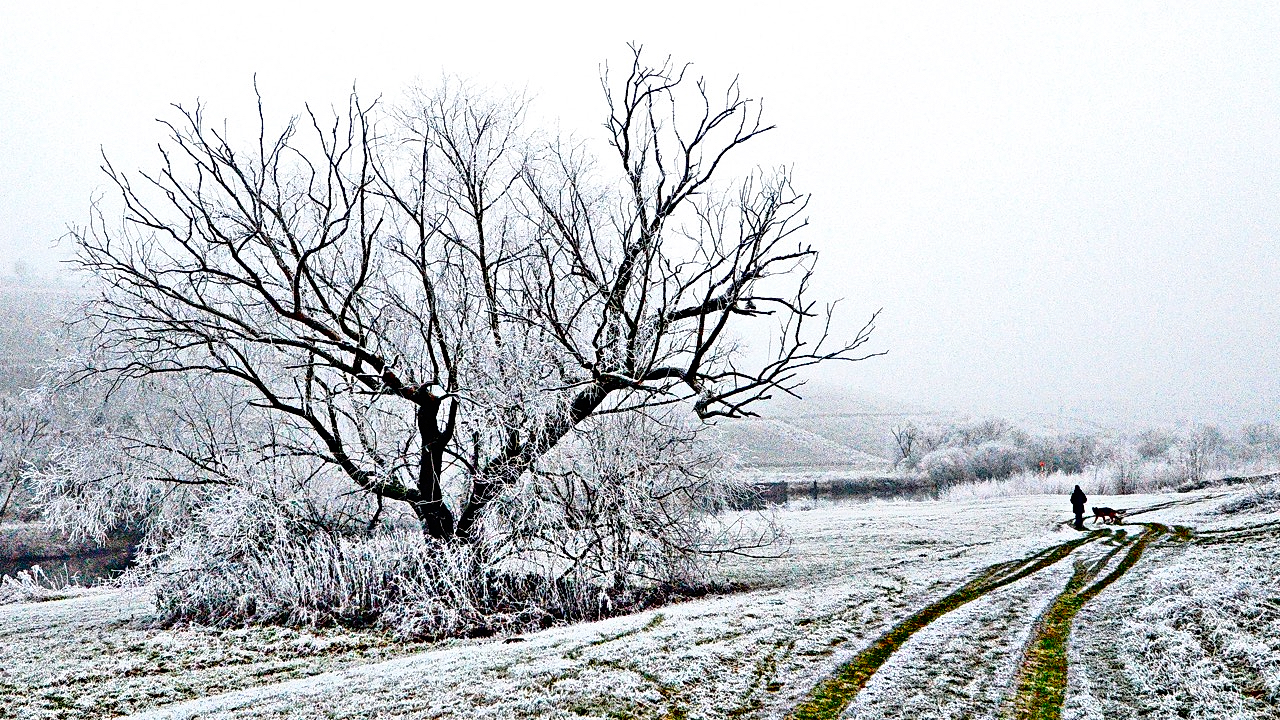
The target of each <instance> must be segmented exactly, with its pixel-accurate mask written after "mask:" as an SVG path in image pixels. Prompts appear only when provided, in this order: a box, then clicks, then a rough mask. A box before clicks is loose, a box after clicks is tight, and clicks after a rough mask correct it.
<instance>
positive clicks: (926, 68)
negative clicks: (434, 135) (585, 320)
mask: <svg viewBox="0 0 1280 720" xmlns="http://www.w3.org/2000/svg"><path fill="white" fill-rule="evenodd" d="M296 5H297V8H296V9H293V8H290V7H289V6H287V5H285V4H283V3H271V2H256V3H234V2H218V3H200V4H191V3H176V2H163V3H161V2H112V3H87V2H85V3H69V2H49V3H19V2H5V3H0V274H2V273H4V272H7V271H9V270H10V269H11V268H12V267H13V264H14V262H15V261H17V260H19V259H22V260H24V261H25V262H27V263H30V264H31V265H33V266H35V267H37V268H51V267H53V264H54V262H55V261H56V259H58V258H59V257H61V256H62V253H65V249H62V250H58V249H50V248H49V245H50V242H51V241H52V240H53V239H54V238H56V237H58V236H59V235H61V234H62V233H63V232H64V230H65V228H66V226H67V224H68V223H74V222H81V221H83V220H84V219H85V217H86V216H87V208H88V203H89V199H90V197H91V196H92V195H93V194H94V193H95V192H100V191H105V189H106V187H105V183H104V182H103V178H102V176H101V175H100V174H99V173H98V172H97V166H98V164H99V157H98V148H99V146H104V147H105V148H106V149H107V152H108V154H109V155H110V156H111V158H112V160H113V162H115V163H116V164H117V165H118V166H121V167H125V168H136V167H151V166H153V165H154V161H155V155H154V153H153V152H152V148H153V147H154V144H155V142H156V141H157V140H159V139H160V137H161V132H160V130H159V128H158V127H157V126H156V124H155V123H154V122H153V120H154V118H156V117H159V116H163V115H165V113H166V107H167V103H169V102H186V103H190V102H191V101H192V100H194V99H195V98H197V97H198V98H200V99H202V100H204V101H206V102H207V103H208V105H209V112H210V113H211V115H212V116H215V117H222V116H241V115H243V113H244V112H245V111H247V110H249V109H250V107H251V103H252V89H251V83H252V77H253V75H254V73H257V75H258V82H259V85H260V87H261V88H262V90H263V93H264V96H265V98H266V102H267V111H268V113H273V114H274V115H275V117H276V118H277V119H282V118H283V117H285V116H287V115H288V114H291V113H293V112H296V111H297V110H298V109H299V108H300V106H301V103H302V102H303V101H311V102H312V103H313V104H318V105H322V106H324V105H328V104H332V103H341V102H342V101H343V99H344V98H345V95H346V93H347V92H348V91H349V89H350V88H351V86H352V84H353V82H358V84H359V87H360V88H361V89H362V92H363V93H364V94H366V95H368V94H376V93H383V94H385V95H387V96H389V97H394V96H396V95H397V94H398V93H399V92H400V91H401V90H402V89H403V88H404V86H405V85H407V84H409V83H411V82H413V81H414V80H415V79H417V78H422V79H425V80H426V81H428V82H429V81H431V80H433V79H434V78H437V77H439V76H440V74H441V73H442V72H446V71H447V72H450V73H457V74H461V75H464V76H468V77H471V78H474V79H475V80H477V81H480V82H482V83H486V84H494V85H500V86H509V87H515V88H526V87H527V88H528V90H529V91H530V92H531V93H533V94H534V95H536V96H537V110H538V111H539V112H541V113H543V114H545V115H548V116H555V117H559V118H560V121H561V123H562V125H563V127H564V128H566V129H572V130H573V131H575V132H588V133H589V132H594V131H595V129H596V128H597V127H598V123H599V121H600V120H601V119H602V118H603V105H602V103H601V99H600V92H599V84H598V80H597V72H598V64H599V63H600V62H602V61H605V60H611V61H613V62H615V63H618V62H623V61H625V59H626V48H625V43H626V42H627V41H629V40H637V41H640V42H643V43H645V45H646V46H647V48H649V50H651V51H652V52H653V53H654V55H655V56H656V55H658V54H664V55H665V54H667V53H670V54H673V55H674V56H675V57H676V58H677V59H678V60H689V61H693V62H694V63H695V69H696V70H697V71H699V72H701V73H703V74H705V75H707V76H708V78H709V79H711V80H712V81H717V80H720V81H724V80H727V79H728V78H730V77H732V76H733V75H734V74H739V75H740V76H741V78H742V83H743V86H744V87H745V89H746V90H747V92H748V93H750V94H751V95H753V96H756V97H763V98H764V100H765V108H766V114H767V115H766V119H768V120H771V121H772V122H775V123H777V124H778V125H779V126H780V128H779V130H777V131H776V132H775V133H773V136H772V137H770V138H768V139H767V140H765V141H762V142H761V143H760V144H759V145H758V146H757V147H756V149H755V150H754V151H753V152H755V155H754V156H753V158H752V160H753V161H757V162H759V163H761V164H766V165H768V164H776V163H788V164H793V165H794V167H795V171H796V176H797V182H798V185H799V186H800V187H801V188H802V189H805V190H808V191H811V192H812V193H814V201H813V204H812V205H811V213H810V220H811V223H812V224H811V228H810V229H809V231H808V239H809V240H810V241H811V242H812V243H813V244H815V245H816V246H818V247H819V248H820V249H821V250H822V253H823V254H822V258H821V262H820V265H821V277H820V278H819V289H820V290H821V292H822V293H823V294H824V295H825V296H830V297H836V296H843V297H845V298H847V300H846V301H845V304H844V311H845V312H844V317H845V319H846V321H845V323H844V324H843V325H842V328H841V330H842V332H844V333H846V334H849V333H852V332H853V330H854V329H855V327H856V326H857V325H859V324H860V322H861V321H862V320H863V319H865V316H866V315H867V314H869V313H870V312H871V311H872V310H874V309H876V308H879V307H883V308H884V309H885V310H884V314H883V316H882V320H881V322H880V325H879V330H878V332H877V338H876V342H875V345H876V348H877V349H888V350H889V351H890V355H889V356H887V357H884V358H879V359H876V360H873V361H868V362H866V363H859V364H855V365H849V366H845V367H842V368H840V369H839V370H837V371H833V372H835V373H836V374H835V375H833V377H834V378H835V379H836V380H838V381H839V382H842V383H848V385H849V386H850V387H852V388H854V389H855V390H858V391H874V392H876V393H879V394H881V395H885V396H890V397H896V398H901V399H905V400H909V401H913V402H916V403H919V404H922V405H926V406H930V407H940V408H951V409H963V410H971V411H974V412H993V413H1006V412H1022V411H1028V410H1032V411H1034V410H1043V411H1047V412H1059V411H1065V412H1068V413H1072V414H1078V415H1089V416H1095V417H1103V418H1110V419H1130V420H1173V419H1179V418H1191V417H1197V418H1204V419H1217V420H1222V421H1226V422H1231V423H1236V422H1240V421H1246V420H1255V419H1273V420H1274V419H1278V418H1280V304H1278V296H1277V291H1280V252H1278V250H1277V242H1276V241H1277V237H1278V236H1280V4H1277V3H1272V2H1258V3H1252V4H1250V3H1202V2H1181V3H1170V2H1126V3H1116V2H1098V3H1071V2H1067V3H1053V4H1052V6H1051V7H1050V4H1049V3H1028V2H1009V3H965V4H964V5H965V6H966V7H964V8H961V7H960V5H961V3H952V2H945V3H905V2H892V3H890V2H882V3H875V4H872V3H843V4H840V3H821V4H804V3H798V2H793V3H785V4H784V3H751V2H732V3H715V4H712V3H693V2H687V1H685V2H676V3H665V2H645V3H610V4H605V3H584V4H582V5H580V6H571V5H567V4H555V3H551V2H536V3H530V2H522V3H516V4H512V5H510V6H506V5H502V4H495V3H490V4H483V5H482V4H472V3H455V4H450V5H448V6H443V5H442V4H436V3H410V2H406V3H378V2H361V3H355V2H350V3H343V4H335V5H326V4H323V3H297V4H296Z"/></svg>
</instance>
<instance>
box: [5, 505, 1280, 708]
mask: <svg viewBox="0 0 1280 720" xmlns="http://www.w3.org/2000/svg"><path fill="white" fill-rule="evenodd" d="M1249 493H1253V495H1248V494H1249ZM1241 498H1244V500H1243V501H1242V500H1241ZM1166 503H1173V504H1169V505H1166V506H1164V507H1161V508H1160V509H1157V510H1153V511H1151V512H1146V513H1143V514H1141V515H1138V516H1135V517H1133V518H1132V519H1131V520H1130V523H1131V524H1136V523H1138V522H1158V523H1164V524H1165V525H1168V526H1170V527H1172V526H1175V525H1181V526H1187V527H1190V528H1192V529H1193V530H1195V531H1196V534H1194V535H1193V536H1190V539H1187V535H1186V534H1185V533H1183V534H1182V535H1181V536H1180V537H1174V534H1169V535H1164V536H1162V537H1161V539H1159V540H1156V541H1153V542H1152V543H1151V544H1150V545H1149V547H1147V548H1146V551H1145V553H1144V554H1143V555H1142V557H1141V559H1140V561H1139V562H1138V563H1137V564H1136V565H1134V566H1133V569H1132V570H1130V571H1129V572H1127V573H1125V574H1123V576H1120V577H1119V578H1118V579H1117V580H1115V582H1113V583H1112V584H1110V585H1109V586H1107V588H1106V589H1105V590H1104V591H1103V592H1102V593H1101V594H1100V595H1098V596H1097V597H1096V598H1094V599H1092V600H1091V601H1089V602H1088V604H1086V605H1085V606H1084V607H1083V609H1082V610H1080V612H1079V614H1078V615H1077V616H1076V618H1075V621H1074V627H1073V629H1072V633H1071V639H1070V647H1069V653H1068V656H1069V661H1070V665H1069V679H1068V681H1067V687H1066V700H1065V704H1064V706H1063V717H1066V718H1115V717H1204V718H1216V717H1239V718H1251V717H1258V718H1262V717H1277V711H1276V709H1275V708H1276V706H1277V704H1280V493H1272V495H1267V494H1266V492H1263V491H1260V490H1259V489H1258V488H1250V487H1242V488H1232V489H1231V490H1230V491H1227V490H1211V491H1202V492H1198V493H1188V494H1170V495H1155V496H1125V497H1120V498H1104V497H1097V498H1092V499H1091V504H1098V505H1110V506H1112V507H1128V508H1146V507H1152V506H1158V505H1163V504H1166ZM1233 503H1234V504H1233ZM1238 506H1244V507H1238ZM1067 507H1068V505H1067V502H1066V500H1065V498H1063V497H1061V496H1031V497H1020V498H999V499H991V500H972V501H964V502H954V503H939V502H872V503H865V504H830V503H823V502H818V503H808V504H805V505H804V506H802V507H793V508H792V509H788V510H784V511H781V512H780V513H779V515H778V521H779V522H780V523H781V524H782V525H783V526H784V527H785V528H786V529H787V530H788V532H789V534H790V539H791V542H790V546H789V547H788V548H786V549H785V550H786V552H785V553H783V554H781V555H780V556H779V557H775V558H769V559H762V560H750V559H745V558H735V559H733V560H731V561H726V562H724V563H722V564H721V565H720V566H719V567H718V568H717V572H718V573H719V574H721V575H722V576H723V577H724V578H725V579H728V580H736V581H740V582H745V583H748V584H749V585H750V586H751V587H753V588H755V589H754V590H752V591H750V592H744V593H740V594H735V595H726V596H721V597H711V598H706V599H702V600H697V601H691V602H686V603H682V604H678V605H673V606H668V607H665V608H661V609H657V610H652V611H648V612H644V613H640V614H637V615H632V616H627V617H619V618H614V619H611V620H606V621H602V622H597V623H590V624H582V625H577V626H571V627H562V628H553V629H551V630H547V631H544V632H540V633H536V634H531V635H527V636H524V637H520V638H505V639H497V640H487V641H461V640H460V641H451V642H445V643H436V644H431V645H402V644H397V643H395V642H393V641H392V640H390V639H389V638H387V637H386V636H383V635H380V634H378V633H374V632H356V631H348V630H317V631H310V632H308V631H295V630H284V629H278V628H254V629H247V630H236V631H216V630H208V629H203V628H188V629H181V630H158V629H151V628H149V627H148V626H147V618H148V617H149V614H150V611H151V600H150V598H149V597H148V595H147V593H146V591H145V590H122V591H112V592H103V593H99V594H95V595H91V596H88V597H80V598H75V599H70V600H62V601H55V602H45V603H31V604H19V605H7V606H0V717H2V718H80V717H85V718H98V717H113V716H121V715H124V716H129V717H133V718H197V717H199V718H248V717H262V718H286V717H287V718H365V717H374V718H398V717H413V718H629V717H634V718H655V719H656V718H780V717H785V716H787V715H788V713H790V712H791V711H792V710H793V709H794V708H796V707H797V706H799V705H800V704H801V703H802V702H803V701H805V700H806V698H808V697H809V696H810V694H811V692H812V691H813V689H814V687H815V686H816V685H818V683H820V682H821V681H823V680H824V679H826V678H828V677H831V676H832V675H833V674H836V673H838V672H839V671H840V669H841V667H842V666H844V665H845V664H846V663H849V662H850V661H851V660H855V659H856V658H857V657H859V652H860V651H862V650H863V649H864V648H866V647H867V646H868V645H869V644H870V643H872V642H873V641H875V640H876V639H877V638H879V637H881V636H882V635H884V634H885V633H886V632H887V631H889V630H890V629H892V628H894V626H895V625H897V624H898V623H900V622H902V621H903V620H904V619H905V618H907V617H908V616H911V615H912V614H913V613H915V612H916V611H918V610H920V609H921V608H922V607H925V606H927V605H929V604H930V603H932V602H934V601H936V600H938V599H939V598H942V597H944V596H947V595H948V593H951V592H953V591H955V590H956V589H957V588H959V587H961V586H962V585H964V584H965V583H966V581H968V580H969V579H970V578H972V577H974V576H975V574H977V573H979V572H981V571H982V570H983V569H984V568H987V567H988V566H991V565H993V564H996V563H1001V562H1005V561H1010V560H1022V559H1025V558H1027V557H1028V556H1030V555H1032V554H1033V553H1036V552H1037V551H1040V550H1043V549H1046V548H1052V547H1054V546H1059V545H1061V544H1062V543H1064V542H1066V541H1068V540H1072V539H1075V538H1077V537H1079V533H1077V532H1076V531H1073V530H1070V529H1068V528H1066V527H1064V526H1063V524H1062V523H1063V521H1064V520H1066V519H1068V517H1069V512H1064V509H1066V508H1067ZM1224 507H1226V508H1227V509H1233V510H1235V511H1234V512H1231V513H1222V512H1219V511H1220V510H1221V509H1223V508H1224ZM1244 527H1252V528H1255V529H1253V530H1249V531H1246V532H1214V531H1221V530H1230V529H1233V528H1244ZM1129 529H1130V530H1131V531H1132V533H1133V534H1136V533H1137V531H1139V530H1141V529H1142V528H1141V527H1137V526H1135V527H1132V528H1129ZM1130 537H1132V535H1131V536H1130ZM1113 541H1114V542H1113ZM1107 543H1113V544H1115V545H1116V547H1115V548H1113V547H1111V546H1109V545H1108V544H1107ZM1120 546H1121V545H1120V543H1119V540H1118V539H1117V538H1116V536H1114V535H1112V536H1108V538H1101V537H1099V539H1098V541H1097V542H1089V543H1086V544H1084V545H1080V546H1079V547H1078V548H1077V549H1074V550H1073V551H1072V552H1071V554H1070V555H1069V556H1067V557H1066V558H1064V559H1062V560H1059V561H1057V562H1055V563H1053V564H1050V565H1048V566H1047V567H1045V568H1044V569H1043V570H1040V571H1037V572H1033V573H1031V574H1029V575H1027V576H1026V577H1024V578H1022V579H1019V580H1017V581H1016V582H1012V583H1011V584H1006V585H1003V586H1001V587H999V588H998V589H995V590H992V591H990V592H984V594H982V595H981V596H980V597H978V598H977V599H973V600H972V601H971V602H966V603H965V604H963V605H961V606H959V607H957V608H956V609H954V610H952V611H950V612H948V613H946V614H944V615H942V616H941V617H939V618H938V619H937V620H936V621H934V622H931V623H929V624H928V625H926V626H925V627H923V628H922V629H920V630H919V631H918V632H915V633H914V634H913V635H912V636H911V637H910V638H909V639H907V640H906V641H905V642H903V643H902V644H901V646H900V647H897V648H896V651H895V652H893V654H892V655H891V656H890V657H889V658H888V659H887V661H885V662H884V664H883V665H882V666H880V667H879V670H878V671H876V672H875V674H874V675H872V676H871V677H870V679H869V680H868V681H867V682H866V685H865V687H862V689H861V691H860V692H858V693H857V694H856V696H855V697H852V698H851V700H852V702H851V704H849V705H848V707H847V709H846V710H844V715H843V716H844V717H849V718H881V717H911V718H913V719H923V718H934V717H938V718H942V717H947V718H951V717H971V718H980V717H990V718H994V717H998V716H1000V714H1001V713H1002V712H1003V711H1004V709H1005V708H1006V705H1007V703H1008V702H1009V701H1010V696H1011V694H1012V693H1013V692H1014V691H1015V689H1016V687H1017V685H1016V682H1015V679H1016V677H1017V674H1018V672H1019V667H1020V666H1021V665H1022V659H1023V650H1024V647H1026V645H1027V643H1028V638H1029V637H1030V636H1031V634H1032V633H1033V631H1034V628H1035V627H1036V626H1037V618H1039V617H1040V616H1041V615H1042V613H1044V611H1045V608H1046V607H1047V606H1048V605H1049V604H1050V603H1052V602H1053V600H1054V598H1055V597H1056V596H1057V595H1058V593H1060V592H1062V590H1063V587H1064V585H1065V584H1066V583H1067V581H1068V579H1069V578H1070V577H1071V576H1072V573H1073V562H1075V561H1080V560H1083V561H1086V562H1092V561H1093V560H1097V559H1099V558H1103V557H1104V556H1107V555H1106V554H1107V553H1108V552H1111V554H1112V555H1114V554H1115V551H1116V548H1119V547H1120ZM1107 557H1109V556H1107ZM837 714H839V713H838V712H837Z"/></svg>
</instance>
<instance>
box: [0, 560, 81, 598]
mask: <svg viewBox="0 0 1280 720" xmlns="http://www.w3.org/2000/svg"><path fill="white" fill-rule="evenodd" d="M92 592H94V589H93V588H89V587H84V586H82V585H80V584H78V583H77V582H76V578H73V577H71V576H70V575H69V574H68V573H67V571H66V570H65V569H64V570H63V571H62V572H61V573H59V572H58V571H57V570H54V571H52V572H45V570H44V568H42V567H40V566H39V565H33V566H31V567H30V568H28V569H26V570H19V571H18V572H16V573H15V574H13V575H0V605H4V604H7V603H30V602H47V601H50V600H64V599H66V598H71V597H77V596H79V595H86V594H89V593H92Z"/></svg>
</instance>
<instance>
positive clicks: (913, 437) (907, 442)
mask: <svg viewBox="0 0 1280 720" xmlns="http://www.w3.org/2000/svg"><path fill="white" fill-rule="evenodd" d="M890 433H891V434H892V435H893V443H894V445H895V446H896V449H897V456H896V457H895V458H894V460H893V464H894V465H901V464H903V463H907V462H910V460H911V458H912V457H913V456H914V455H913V454H918V448H917V447H916V444H917V441H918V440H919V439H920V428H918V427H916V424H915V423H913V422H906V423H903V424H901V425H896V426H894V428H893V429H892V430H891V431H890Z"/></svg>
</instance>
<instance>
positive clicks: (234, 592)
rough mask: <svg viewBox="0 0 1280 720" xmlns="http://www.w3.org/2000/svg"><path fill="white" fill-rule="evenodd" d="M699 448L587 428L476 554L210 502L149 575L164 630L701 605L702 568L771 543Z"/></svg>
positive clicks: (467, 625)
mask: <svg viewBox="0 0 1280 720" xmlns="http://www.w3.org/2000/svg"><path fill="white" fill-rule="evenodd" d="M692 440H693V437H692V435H689V434H686V433H679V432H676V431H675V430H674V429H672V428H670V427H667V426H664V425H661V424H656V423H654V422H653V421H652V420H648V419H642V418H639V417H626V416H614V417H608V418H602V419H599V420H597V421H594V422H592V423H589V424H588V425H587V426H585V427H584V428H582V429H581V430H579V431H578V432H577V433H575V435H574V436H573V437H571V438H569V439H568V442H566V443H565V445H564V446H563V447H562V448H561V449H560V450H559V451H557V452H556V453H554V454H552V455H551V456H548V458H547V459H546V462H545V467H540V468H539V470H538V472H537V473H536V474H531V475H530V477H529V478H527V479H526V480H525V482H528V483H531V484H533V485H534V487H529V488H525V487H519V488H517V489H516V490H515V491H513V492H511V493H510V494H509V495H508V496H504V497H503V498H501V499H500V500H499V501H498V502H497V503H495V506H494V511H493V513H492V514H490V515H489V516H487V517H486V522H485V526H484V531H485V533H484V537H485V541H484V542H483V543H475V544H460V543H450V542H442V541H438V540H433V539H430V538H427V537H425V536H424V535H423V533H422V532H421V530H408V529H405V528H403V527H398V526H397V525H398V524H399V523H394V522H393V523H391V524H390V525H388V524H385V523H384V524H381V525H379V526H376V527H374V528H371V529H369V530H368V531H367V532H353V531H351V530H350V529H349V530H347V531H345V532H344V531H343V530H342V529H341V528H340V527H338V526H335V525H333V524H332V523H325V522H322V521H320V519H319V517H317V516H316V515H315V509H314V508H313V507H309V506H308V505H307V504H305V503H299V502H288V503H280V502H278V501H276V500H275V499H273V498H271V497H269V496H268V493H269V491H270V489H271V487H272V483H270V482H266V481H263V480H258V481H257V482H245V483H243V484H242V486H240V487H234V488H229V489H218V490H213V491H210V492H209V494H207V495H206V497H205V498H204V500H203V502H201V503H200V504H199V505H198V506H197V507H196V508H195V510H194V517H193V520H192V522H191V523H190V524H189V525H187V526H186V527H185V528H183V530H182V532H181V533H178V534H177V535H176V536H175V538H174V539H173V540H172V541H171V542H170V543H169V544H168V545H167V546H165V547H163V548H162V549H160V550H158V551H157V552H155V553H154V554H152V555H150V556H148V557H147V558H146V559H145V561H144V562H145V565H146V571H147V572H150V573H151V574H152V575H153V577H154V578H155V579H156V581H157V585H156V587H157V596H158V599H159V604H160V607H161V609H162V612H163V614H164V616H165V619H166V620H167V621H169V622H181V621H195V622H201V623H208V624H214V625H236V624H243V623H264V622H273V623H285V624H291V625H299V624H301V625H325V624H335V623H336V624H343V625H380V626H385V627H389V628H391V629H394V630H395V631H397V632H399V633H401V634H404V635H411V636H443V635H457V634H475V633H483V634H487V633H492V632H501V631H506V630H512V629H521V628H527V627H535V626H541V625H545V624H548V623H550V622H555V621H557V620H561V619H594V618H598V617H603V616H606V615H610V614H613V613H617V612H622V611H626V610H629V609H634V608H637V607H642V606H644V605H646V604H648V603H651V602H654V601H656V600H659V599H662V598H665V597H667V596H668V595H670V594H671V593H677V594H682V593H683V594H687V593H699V592H702V591H704V590H705V589H706V587H708V585H707V583H706V580H705V574H704V570H705V560H706V559H707V558H708V557H709V556H711V555H712V554H715V553H719V552H734V551H739V550H743V549H745V548H747V547H758V546H760V545H763V544H767V543H769V542H770V541H771V540H772V536H771V535H769V534H768V533H767V530H766V532H764V533H761V532H759V531H757V532H755V533H754V534H751V533H746V532H744V531H743V528H742V527H741V526H739V525H738V524H736V523H734V522H732V521H730V520H727V519H726V518H729V517H734V518H736V517H738V514H736V513H734V514H731V515H730V514H726V515H723V516H721V515H718V513H719V512H720V511H722V510H724V509H725V508H727V507H729V506H730V504H731V503H732V502H733V501H734V499H735V497H736V496H737V493H740V492H743V491H744V489H743V488H742V487H741V486H740V485H739V484H738V483H737V481H734V480H732V479H731V478H732V477H733V476H732V475H731V474H729V473H728V472H726V471H725V469H724V467H723V464H722V460H721V459H720V458H718V457H717V456H715V455H711V454H706V452H705V451H700V450H698V449H696V446H695V445H694V444H693V443H692ZM251 488H254V489H256V492H254V491H251ZM404 519H405V520H407V518H404Z"/></svg>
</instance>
